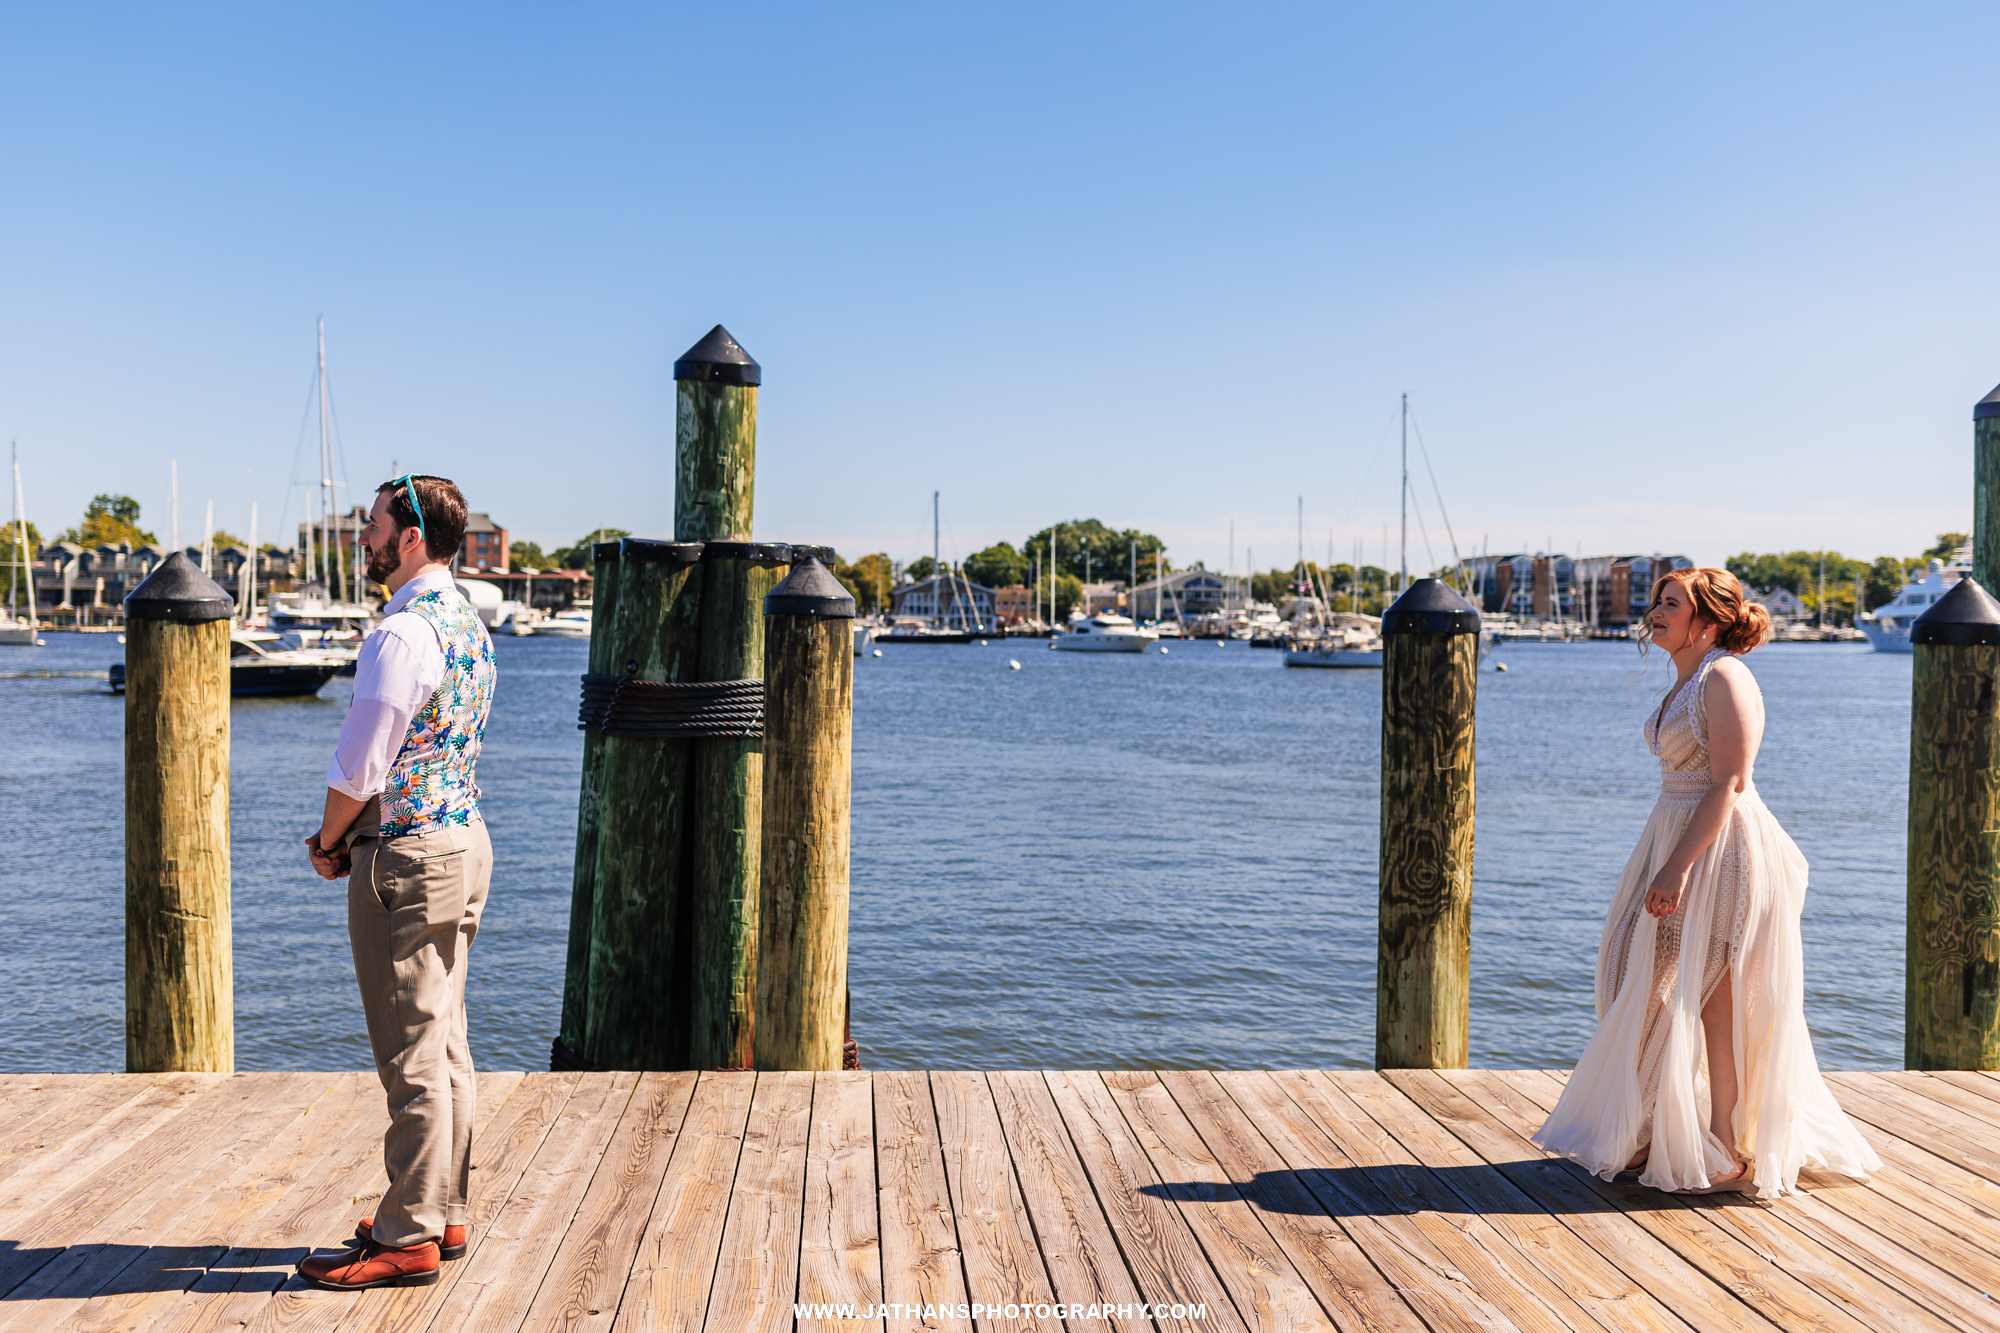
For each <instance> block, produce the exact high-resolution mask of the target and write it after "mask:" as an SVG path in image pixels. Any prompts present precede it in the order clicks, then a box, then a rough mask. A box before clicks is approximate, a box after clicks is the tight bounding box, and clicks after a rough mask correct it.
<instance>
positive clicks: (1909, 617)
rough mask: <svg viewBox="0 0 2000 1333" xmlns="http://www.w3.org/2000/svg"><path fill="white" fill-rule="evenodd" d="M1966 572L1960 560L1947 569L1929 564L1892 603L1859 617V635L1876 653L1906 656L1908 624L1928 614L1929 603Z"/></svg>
mask: <svg viewBox="0 0 2000 1333" xmlns="http://www.w3.org/2000/svg"><path fill="white" fill-rule="evenodd" d="M1970 572H1971V571H1970V570H1968V569H1967V568H1966V567H1965V565H1964V563H1963V562H1962V560H1953V561H1952V562H1951V563H1950V564H1948V565H1947V564H1946V563H1945V562H1944V561H1942V560H1933V561H1931V563H1930V566H1929V567H1928V568H1927V569H1925V570H1924V572H1923V575H1922V576H1921V577H1919V578H1914V579H1911V580H1910V581H1909V582H1908V583H1906V584H1905V585H1903V590H1902V591H1901V592H1900V593H1897V594H1896V599H1895V600H1894V601H1892V602H1887V603H1884V604H1883V605H1881V606H1878V607H1876V608H1875V609H1874V610H1873V611H1870V612H1867V613H1866V614H1864V615H1862V616H1861V617H1860V621H1861V632H1862V633H1863V634H1866V635H1867V636H1868V642H1869V643H1871V644H1873V645H1874V646H1875V651H1876V652H1878V653H1907V652H1909V651H1910V622H1911V621H1913V620H1915V619H1916V618H1917V617H1918V616H1920V615H1922V614H1923V613H1924V612H1925V611H1927V610H1929V609H1930V605H1931V603H1932V602H1935V601H1936V600H1937V599H1938V598H1940V597H1942V596H1944V595H1945V592H1946V591H1947V590H1948V589H1949V588H1950V587H1951V585H1952V584H1954V583H1957V582H1958V581H1959V579H1961V578H1963V577H1964V576H1965V575H1966V574H1968V573H1970Z"/></svg>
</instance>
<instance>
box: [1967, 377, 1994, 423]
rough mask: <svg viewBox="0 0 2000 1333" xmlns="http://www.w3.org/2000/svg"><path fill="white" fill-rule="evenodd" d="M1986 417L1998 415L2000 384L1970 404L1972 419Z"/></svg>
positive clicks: (1980, 419) (1977, 419)
mask: <svg viewBox="0 0 2000 1333" xmlns="http://www.w3.org/2000/svg"><path fill="white" fill-rule="evenodd" d="M1988 417H2000V386H1996V387H1995V388H1994V390H1993V392H1992V393H1989V394H1987V395H1986V396H1985V397H1984V398H1982V399H1980V400H1979V401H1978V402H1976V403H1974V404H1973V405H1972V419H1973V420H1974V421H1984V420H1986V418H1988Z"/></svg>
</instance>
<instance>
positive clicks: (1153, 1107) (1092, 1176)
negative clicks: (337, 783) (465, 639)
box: [0, 1071, 2000, 1333]
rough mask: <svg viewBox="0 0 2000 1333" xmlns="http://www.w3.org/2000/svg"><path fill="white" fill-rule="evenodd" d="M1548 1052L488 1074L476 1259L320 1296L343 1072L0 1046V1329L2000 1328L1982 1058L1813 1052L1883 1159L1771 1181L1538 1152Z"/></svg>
mask: <svg viewBox="0 0 2000 1333" xmlns="http://www.w3.org/2000/svg"><path fill="white" fill-rule="evenodd" d="M1560 1079H1561V1075H1560V1073H1550V1072H1540V1071H1472V1072H1451V1073H1432V1072H1428V1071H1426V1072H1399V1073H1391V1074H1387V1075H1382V1074H1373V1073H1365V1072H1364V1073H1356V1072H1334V1073H1322V1072H1313V1071H1284V1072H1269V1073H1267V1072H1242V1073H1209V1072H1194V1071H1176V1072H1161V1073H1151V1072H1107V1073H1036V1072H1025V1073H992V1074H983V1073H928V1074H926V1073H922V1072H904V1073H872V1074H870V1073H858V1074H818V1075H814V1074H763V1075H753V1074H747V1073H719V1074H704V1075H701V1076H699V1077H697V1076H696V1075H694V1074H678V1073H676V1074H629V1073H619V1074H612V1073H605V1074H581V1075H579V1074H543V1073H536V1074H528V1075H525V1076H524V1075H521V1074H506V1073H501V1074H485V1075H482V1076H481V1083H480V1116H481V1120H482V1123H483V1129H482V1130H481V1132H480V1136H479V1140H478V1148H477V1166H476V1170H475V1175H474V1201H473V1205H474V1212H473V1218H472V1246H471V1251H470V1253H469V1254H468V1255H467V1256H466V1257H465V1259H463V1260H462V1261H459V1262H456V1263H452V1264H447V1265H446V1266H445V1269H444V1278H443V1280H442V1281H440V1282H439V1283H438V1284H437V1285H435V1286H431V1287H425V1288H410V1289H402V1290H383V1291H373V1292H366V1293H361V1294H358V1295H344V1294H339V1293H333V1292H322V1291H314V1290H308V1289H305V1288H303V1287H302V1285H301V1284H300V1283H299V1281H298V1279H297V1278H296V1277H295V1276H294V1275H293V1273H292V1268H293V1266H294V1265H295V1264H296V1263H297V1261H298V1260H299V1259H300V1258H301V1257H302V1256H304V1255H305V1254H307V1253H309V1252H310V1251H311V1250H313V1249H314V1248H315V1247H332V1246H334V1245H336V1244H337V1243H338V1242H339V1241H340V1240H341V1238H342V1237H344V1236H346V1235H348V1234H349V1231H350V1228H351V1227H352V1225H353V1223H354V1221H355V1220H356V1219H357V1218H359V1217H361V1216H363V1215H365V1214H367V1213H368V1212H369V1211H370V1208H371V1205H372V1203H373V1201H374V1199H375V1197H376V1196H377V1195H378V1194H379V1191H380V1190H381V1188H382V1176H381V1167H380V1142H381V1132H382V1129H383V1126H384V1114H383V1110H382V1097H381V1091H380V1088H379V1086H378V1085H377V1084H376V1082H375V1079H374V1076H373V1075H372V1074H360V1073H344V1074H239V1075H236V1076H234V1077H227V1078H225V1077H222V1076H218V1075H200V1074H162V1075H124V1074H118V1075H112V1074H101V1075H82V1074H78V1075H5V1076H0V1293H4V1295H0V1328H4V1329H6V1330H8V1331H9V1333H19V1331H21V1330H41V1329H47V1330H77V1331H78V1333H82V1331H83V1330H95V1331H97V1333H109V1331H110V1330H125V1329H134V1330H136V1329H160V1330H168V1329H172V1330H185V1331H186V1333H196V1331H197V1330H221V1329H230V1330H233V1329H253V1330H258V1329H266V1328H269V1329H286V1330H293V1329H299V1330H304V1329H312V1330H341V1331H342V1333H349V1331H354V1330H376V1329H385V1330H409V1331H411V1333H415V1331H416V1330H440V1331H452V1333H455V1331H456V1330H480V1331H481V1333H484V1331H485V1330H495V1331H496V1333H498V1331H502V1330H512V1329H554V1328H560V1329H646V1330H653V1329H673V1330H688V1331H689V1333H693V1331H694V1330H703V1329H709V1330H723V1331H725V1333H739V1331H742V1330H761V1329H771V1330H776V1329H793V1328H797V1329H811V1330H821V1329H825V1330H836V1329H837V1330H853V1329H863V1328H868V1329H878V1330H882V1331H883V1333H903V1331H905V1330H918V1329H939V1330H965V1331H966V1333H972V1331H973V1330H977V1331H978V1333H984V1331H985V1330H988V1329H994V1330H1001V1329H1006V1330H1014V1329H1033V1330H1049V1331H1051V1333H1052V1331H1054V1330H1059V1329H1064V1328H1067V1329H1069V1330H1073V1331H1074V1330H1091V1331H1094V1330H1100V1329H1114V1328H1115V1329H1120V1330H1125V1329H1161V1330H1169V1329H1171V1330H1186V1331H1187V1333H1204V1331H1207V1330H1216V1331H1218V1333H1220V1331H1222V1330H1248V1329H1286V1330H1289V1329H1327V1328H1332V1329H1341V1330H1364V1329H1366V1330H1374V1329H1382V1330H1407V1331H1408V1333H1422V1331H1424V1330H1432V1331H1442V1330H1467V1331H1470V1330H1480V1331H1481V1333H1485V1331H1489V1330H1500V1329H1521V1330H1531V1331H1532V1330H1563V1329H1602V1330H1607V1331H1608V1333H1624V1331H1625V1330H1675V1331H1676V1333H1682V1331H1685V1330H1733V1331H1737V1333H1752V1331H1755V1333H1769V1331H1770V1330H1773V1329H1781V1330H1787V1331H1795V1333H1803V1330H1808V1329H1826V1330H1859V1329H1890V1328H1893V1329H1906V1330H1926V1329H1934V1330H1949V1329H1963V1330H1987V1329H1994V1330H2000V1309H1996V1306H2000V1301H1996V1300H1994V1299H1991V1298H1989V1295H1988V1293H1994V1294H2000V1077H1995V1076H1990V1075H1984V1074H1902V1073H1898V1074H1846V1075H1835V1076H1833V1080H1832V1081H1833V1083H1834V1085H1835V1087H1836V1090H1837V1091H1838V1093H1839V1096H1840V1099H1841V1101H1842V1102H1843V1104H1845V1105H1846V1107H1847V1108H1848V1110H1849V1112H1850V1113H1851V1114H1853V1115H1854V1116H1855V1117H1856V1119H1857V1120H1859V1121H1860V1122H1862V1124H1863V1126H1864V1128H1865V1129H1866V1131H1867V1133H1868V1136H1869V1138H1870V1139H1871V1141H1873V1142H1874V1144H1875V1145H1876V1147H1877V1149H1878V1150H1879V1151H1880V1152H1881V1154H1882V1157H1883V1159H1884V1160H1885V1162H1886V1163H1887V1166H1886V1169H1885V1170H1883V1171H1882V1172H1881V1173H1880V1174H1879V1175H1878V1176H1877V1177H1876V1178H1875V1179H1874V1180H1872V1181H1870V1182H1869V1183H1867V1184H1858V1183H1852V1182H1846V1181H1841V1180H1837V1179H1818V1178H1814V1177H1811V1176H1808V1177H1807V1181H1806V1183H1807V1185H1808V1187H1809V1192H1808V1193H1807V1194H1805V1195H1804V1196H1802V1197H1797V1198H1789V1199H1786V1200H1783V1201H1781V1202H1778V1203H1776V1204H1760V1203H1757V1202H1755V1201H1752V1200H1749V1199H1746V1198H1744V1197H1743V1196H1740V1195H1724V1196H1716V1197H1711V1198H1704V1199H1676V1198H1670V1197H1667V1196H1664V1195H1661V1194H1657V1193H1654V1192H1653V1191H1650V1190H1646V1189H1641V1188H1638V1187H1636V1186H1626V1185H1609V1184H1605V1183H1604V1182H1602V1181H1599V1180H1596V1179H1594V1178H1592V1177H1590V1176H1588V1175H1585V1174H1584V1173H1583V1172H1581V1171H1579V1170H1577V1169H1575V1168H1573V1167H1571V1166H1569V1165H1567V1164H1564V1163H1559V1162H1552V1161H1549V1160H1546V1159H1544V1158H1543V1157H1542V1156H1541V1154H1540V1153H1538V1152H1537V1151H1535V1149H1534V1148H1533V1147H1532V1146H1530V1145H1529V1144H1528V1142H1527V1141H1526V1139H1525V1138H1524V1137H1523V1136H1524V1135H1526V1134H1527V1133H1529V1132H1530V1131H1532V1130H1533V1128H1534V1127H1535V1126H1536V1125H1538V1124H1539V1123H1540V1121H1541V1117H1542V1115H1543V1113H1544V1110H1545V1108H1547V1107H1548V1106H1549V1105H1550V1104H1551V1102H1552V1100H1553V1099H1554V1097H1555V1095H1556V1093H1557V1091H1558V1090H1559V1088H1560V1086H1561V1084H1560ZM842 1305H851V1306H852V1307H854V1310H855V1315H856V1317H854V1318H841V1317H838V1316H837V1315H836V1314H833V1313H831V1312H830V1310H831V1307H838V1306H842ZM996 1306H997V1307H999V1308H998V1310H997V1311H996V1312H994V1313H988V1310H989V1309H992V1308H993V1307H996ZM801 1307H803V1308H801ZM884 1307H886V1313H885V1312H884ZM1058 1307H1061V1309H1060V1312H1059V1310H1058ZM1105 1307H1109V1308H1108V1310H1107V1309H1106V1308H1105ZM974 1310H976V1313H974V1312H973V1311H974ZM927 1311H928V1313H927Z"/></svg>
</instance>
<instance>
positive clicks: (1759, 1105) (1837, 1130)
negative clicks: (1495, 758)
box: [1535, 569, 1882, 1199]
mask: <svg viewBox="0 0 2000 1333" xmlns="http://www.w3.org/2000/svg"><path fill="white" fill-rule="evenodd" d="M1646 616H1647V625H1648V629H1649V631H1650V638H1651V641H1652V643H1653V645H1654V646H1656V647H1659V648H1662V649H1664V650H1665V651H1666V652H1668V653H1669V654H1670V655H1671V656H1672V658H1673V662H1674V666H1675V667H1676V668H1678V671H1679V675H1678V677H1677V678H1676V680H1675V682H1674V688H1673V689H1672V690H1670V691H1669V692H1668V694H1667V697H1666V699H1665V700H1664V701H1663V702H1662V703H1661V704H1660V706H1659V708H1658V709H1657V710H1656V711H1655V712H1654V713H1652V715H1650V716H1649V717H1648V718H1647V719H1646V732H1645V734H1646V743H1647V745H1648V746H1649V747H1650V748H1651V749H1652V751H1653V753H1654V755H1656V756H1658V758H1659V761H1660V799H1659V802H1658V804H1656V805H1655V806H1654V807H1653V814H1652V817H1651V818H1650V819H1648V820H1647V821H1646V828H1645V831H1644V832H1643V833H1641V834H1640V835H1639V845H1638V847H1637V848H1636V849H1635V850H1634V851H1633V853H1632V859H1631V860H1630V861H1629V862H1627V863H1626V866H1625V873H1624V875H1623V876H1621V877H1620V879H1619V881H1618V889H1617V892H1616V893H1614V894H1613V895H1612V897H1611V911H1610V913H1609V915H1607V916H1606V918H1605V921H1604V936H1603V939H1602V941H1601V942H1600V944H1599V945H1598V951H1597V1024H1598V1026H1597V1033H1596V1035H1595V1036H1593V1037H1592V1038H1591V1039H1590V1044H1589V1045H1588V1046H1586V1047H1585V1048H1584V1051H1583V1055H1582V1057H1581V1058H1580V1059H1579V1060H1578V1061H1577V1065H1576V1072H1575V1073H1573V1074H1572V1075H1571V1076H1570V1080H1569V1083H1568V1086H1567V1087H1565V1088H1564V1090H1563V1094H1562V1097H1561V1099H1560V1100H1559V1101H1558V1102H1557V1103H1556V1107H1555V1110H1554V1111H1552V1112H1550V1114H1549V1118H1548V1121H1547V1122H1546V1123H1545V1124H1543V1126H1542V1127H1541V1129H1540V1130H1539V1131H1537V1133H1536V1134H1535V1142H1536V1143H1538V1144H1540V1145H1541V1146H1542V1147H1543V1148H1545V1149H1548V1150H1549V1151H1550V1152H1555V1153H1560V1154H1562V1155H1563V1156H1566V1157H1570V1158H1573V1159H1574V1160H1576V1161H1578V1162H1580V1163H1582V1164H1583V1165H1584V1166H1585V1167H1588V1168H1589V1169H1590V1170H1591V1171H1593V1172H1595V1173H1597V1174H1598V1175H1601V1176H1603V1177H1604V1178H1605V1179H1606V1180H1609V1179H1611V1178H1612V1176H1613V1175H1614V1174H1616V1173H1617V1172H1618V1171H1620V1170H1624V1171H1637V1172H1639V1173H1641V1174H1640V1176H1639V1181H1640V1183H1641V1184H1645V1185H1651V1186H1653V1187H1655V1188H1657V1189H1663V1190H1675V1191H1679V1192H1682V1193H1700V1194H1705V1193H1712V1192H1715V1191H1719V1190H1745V1191H1749V1190H1754V1191H1755V1192H1756V1193H1757V1194H1758V1195H1759V1196H1761V1197H1763V1198H1767V1199H1768V1198H1776V1197H1777V1196H1778V1195H1780V1194H1782V1193H1784V1192H1786V1191H1788V1190H1794V1189H1796V1188H1797V1186H1798V1179H1799V1169H1800V1168H1801V1167H1804V1166H1808V1165H1810V1166H1815V1167H1822V1168H1826V1169H1830V1170H1833V1171H1838V1172H1840V1173H1841V1174H1843V1175H1849V1176H1863V1175H1866V1174H1867V1173H1868V1172H1870V1171H1873V1170H1876V1169H1878V1168H1879V1167H1880V1166H1881V1165H1882V1163H1881V1161H1880V1159H1878V1158H1877V1157H1876V1156H1875V1152H1874V1150H1873V1149H1872V1148H1870V1147H1869V1146H1868V1144H1867V1141H1866V1140H1864V1139H1863V1138H1862V1137H1861V1135H1860V1133H1859V1132H1858V1131H1857V1130H1856V1129H1855V1127H1854V1125H1853V1124H1852V1123H1851V1122H1850V1121H1849V1120H1848V1118H1847V1116H1846V1114H1845V1113H1844V1112H1842V1111H1841V1109H1840V1106H1839V1104H1838V1103H1836V1102H1835V1101H1834V1099H1833V1094H1832V1093H1830V1092H1828V1091H1827V1087H1826V1084H1825V1082H1824V1081H1822V1080H1821V1078H1820V1074H1819V1063H1818V1061H1817V1060H1815V1059H1814V1057H1813V1049H1812V1036H1811V1034H1810V1033H1809V1032H1808V1031H1807V1030H1806V1016H1805V977H1804V957H1803V952H1802V949H1801V946H1800V943H1799V910H1800V908H1801V907H1803V906H1804V903H1805V896H1806V862H1805V858H1804V857H1803V856H1801V855H1800V854H1799V849H1798V848H1797V847H1796V846H1794V845H1793V843H1792V840H1791V839H1790V838H1789V837H1787V836H1786V835H1785V831H1784V830H1783V829H1781V828H1779V827H1778V821H1777V820H1776V819H1775V818H1774V817H1773V816H1772V814H1771V812H1770V811H1769V810H1768V809H1766V808H1765V806H1764V802H1763V801H1761V800H1760V799H1758V796H1757V789H1756V787H1754V786H1753V785H1751V782H1750V769H1751V765H1752V764H1753V763H1754V762H1755V760H1756V758H1757V744H1758V742H1759V741H1760V740H1761V739H1762V738H1763V734H1764V703H1763V697H1762V696H1761V695H1760V694H1759V693H1758V690H1757V682H1756V680H1755V678H1753V677H1752V676H1751V674H1750V671H1749V668H1747V667H1745V666H1744V665H1743V663H1742V661H1741V655H1742V654H1744V653H1747V652H1749V651H1750V650H1751V649H1752V648H1755V647H1756V646H1757V645H1758V644H1760V643H1762V642H1763V641H1764V639H1765V637H1766V636H1767V635H1768V634H1769V632H1770V623H1771V618H1770V615H1769V614H1768V613H1767V612H1766V611H1765V610H1764V608H1763V607H1761V606H1757V605H1754V604H1746V603H1745V602H1744V600H1743V587H1742V585H1741V584H1739V583H1738V582H1737V581H1736V576H1735V575H1733V574H1730V573H1728V572H1727V571H1725V570H1720V569H1677V570H1675V571H1673V572H1672V573H1670V574H1668V575H1666V576H1665V577H1663V578H1662V579H1661V580H1660V581H1659V582H1658V583H1656V584H1654V585H1653V597H1652V603H1651V605H1650V606H1648V607H1647V611H1646Z"/></svg>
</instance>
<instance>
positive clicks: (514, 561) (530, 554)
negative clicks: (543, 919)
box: [507, 542, 549, 572]
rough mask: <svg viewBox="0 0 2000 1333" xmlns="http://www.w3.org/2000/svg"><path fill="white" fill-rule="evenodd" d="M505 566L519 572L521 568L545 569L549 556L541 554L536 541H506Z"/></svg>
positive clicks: (547, 565) (539, 546)
mask: <svg viewBox="0 0 2000 1333" xmlns="http://www.w3.org/2000/svg"><path fill="white" fill-rule="evenodd" d="M507 568H509V569H511V570H514V571H516V572H519V571H520V570H523V569H537V570H540V569H547V568H549V557H548V556H546V555H543V554H542V548H541V545H540V544H539V543H537V542H508V543H507Z"/></svg>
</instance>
